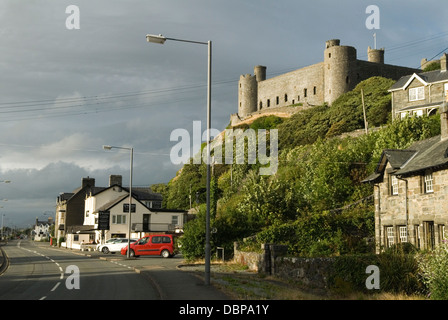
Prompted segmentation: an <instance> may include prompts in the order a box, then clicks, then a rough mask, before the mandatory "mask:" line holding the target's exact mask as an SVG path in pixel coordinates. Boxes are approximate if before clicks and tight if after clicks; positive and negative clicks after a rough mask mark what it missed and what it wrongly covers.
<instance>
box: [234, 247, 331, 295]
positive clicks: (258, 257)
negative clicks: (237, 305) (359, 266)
mask: <svg viewBox="0 0 448 320" xmlns="http://www.w3.org/2000/svg"><path fill="white" fill-rule="evenodd" d="M262 249H263V252H261V253H256V252H245V251H241V250H239V247H238V244H237V243H236V242H235V244H234V262H236V263H240V264H243V265H246V266H247V267H248V268H249V270H253V271H256V272H259V273H264V274H269V275H273V276H276V277H278V278H282V279H286V280H293V281H297V282H299V283H301V284H304V285H306V286H308V287H310V288H314V289H328V277H329V274H330V272H331V270H332V266H333V262H334V259H332V258H296V257H286V256H285V255H286V251H287V247H286V246H281V245H273V244H263V245H262Z"/></svg>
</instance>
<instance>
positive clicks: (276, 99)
mask: <svg viewBox="0 0 448 320" xmlns="http://www.w3.org/2000/svg"><path fill="white" fill-rule="evenodd" d="M275 103H276V104H279V103H280V100H279V98H278V96H277V97H276V98H275Z"/></svg>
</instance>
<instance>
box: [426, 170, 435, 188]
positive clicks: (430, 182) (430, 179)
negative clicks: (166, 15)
mask: <svg viewBox="0 0 448 320" xmlns="http://www.w3.org/2000/svg"><path fill="white" fill-rule="evenodd" d="M424 182H425V193H432V192H434V188H433V177H432V172H428V173H426V174H425V181H424Z"/></svg>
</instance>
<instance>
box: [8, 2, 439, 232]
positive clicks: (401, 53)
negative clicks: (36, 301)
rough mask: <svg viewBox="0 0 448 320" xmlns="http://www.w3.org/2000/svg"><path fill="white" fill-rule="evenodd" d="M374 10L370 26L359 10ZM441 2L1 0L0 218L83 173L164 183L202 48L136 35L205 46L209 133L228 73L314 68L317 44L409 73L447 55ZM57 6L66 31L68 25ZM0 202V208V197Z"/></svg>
mask: <svg viewBox="0 0 448 320" xmlns="http://www.w3.org/2000/svg"><path fill="white" fill-rule="evenodd" d="M371 4H375V5H377V6H378V8H379V9H380V29H377V30H370V29H368V28H367V27H366V20H367V19H368V18H369V15H370V14H367V13H366V8H367V7H368V6H369V5H371ZM442 4H444V1H442V0H437V1H435V0H428V1H417V0H394V1H390V0H387V1H386V0H384V1H383V0H378V1H376V2H375V3H370V1H360V0H341V1H334V0H314V1H301V0H277V1H267V0H163V1H162V0H160V1H159V0H157V1H156V0H125V1H124V0H122V1H118V0H88V1H84V0H70V1H65V0H21V1H17V0H1V2H0V43H1V50H0V180H11V183H9V184H5V183H0V201H1V203H0V206H1V207H2V208H0V214H2V213H3V214H5V216H4V223H5V225H8V226H17V227H23V226H30V225H32V224H33V223H34V220H35V219H36V217H39V219H44V218H45V217H46V216H48V215H54V211H55V200H56V197H57V196H58V194H59V193H61V192H70V191H72V190H73V189H75V188H77V187H79V185H80V183H81V179H82V178H83V177H87V176H90V177H94V178H95V179H96V184H97V185H98V186H107V185H108V176H109V175H111V174H122V175H123V181H124V183H125V184H126V183H127V181H129V152H127V151H125V150H124V151H120V150H111V151H104V150H102V145H105V144H110V145H114V146H125V147H131V146H132V147H134V149H135V153H134V184H135V185H138V186H149V185H151V184H154V183H160V182H168V181H169V180H170V179H171V178H172V177H174V175H175V173H176V171H177V170H178V169H179V168H180V167H179V166H175V165H173V164H172V163H171V161H170V157H169V153H170V150H171V148H172V147H173V146H174V145H175V144H176V142H172V141H170V133H171V132H172V131H173V130H174V129H177V128H183V129H187V130H188V131H190V132H192V128H193V121H203V123H204V125H203V130H205V126H206V125H205V112H206V75H207V50H206V49H207V47H206V46H201V45H194V44H186V43H180V42H173V41H171V42H170V41H167V42H166V43H165V45H156V44H149V43H147V42H146V39H145V36H146V34H147V33H153V34H163V35H164V36H167V37H172V38H180V39H188V40H196V41H208V40H211V41H212V42H213V89H212V95H213V99H212V109H213V111H212V127H213V128H216V129H219V130H222V129H224V128H225V127H226V125H227V124H228V123H229V116H230V114H231V113H235V112H237V83H238V79H239V76H240V74H245V73H253V67H254V66H255V65H258V64H262V65H265V66H267V75H268V77H272V76H275V75H278V74H281V73H284V72H286V71H291V70H295V69H298V68H300V67H303V66H307V65H310V64H314V63H317V62H320V61H322V60H323V49H324V44H325V41H326V40H329V39H334V38H338V39H341V44H342V45H351V46H354V47H356V48H357V51H358V58H359V59H367V57H366V56H367V47H368V46H373V33H375V32H376V34H377V46H378V47H384V48H385V49H386V56H385V60H386V63H389V64H397V65H404V66H409V67H419V65H420V60H421V59H422V58H428V59H430V58H434V57H438V56H440V54H441V53H442V52H443V51H444V50H445V49H446V48H447V47H448V25H447V24H448V21H447V19H446V16H448V12H447V11H448V9H447V7H446V6H445V5H442ZM69 5H76V6H77V7H78V8H79V22H80V25H79V26H80V28H79V29H68V28H67V25H66V20H67V19H68V18H69V22H73V21H74V20H71V19H70V16H71V14H70V13H66V8H67V7H68V6H69ZM6 199H7V201H6Z"/></svg>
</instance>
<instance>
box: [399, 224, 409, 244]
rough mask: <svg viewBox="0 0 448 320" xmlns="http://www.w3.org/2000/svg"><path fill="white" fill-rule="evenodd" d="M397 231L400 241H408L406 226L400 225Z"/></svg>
mask: <svg viewBox="0 0 448 320" xmlns="http://www.w3.org/2000/svg"><path fill="white" fill-rule="evenodd" d="M398 231H399V235H400V242H408V228H407V227H406V226H400V227H399V228H398Z"/></svg>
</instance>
